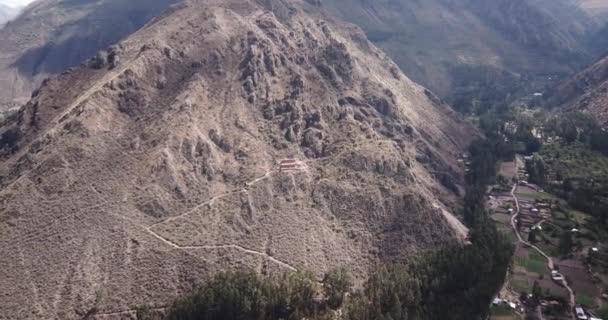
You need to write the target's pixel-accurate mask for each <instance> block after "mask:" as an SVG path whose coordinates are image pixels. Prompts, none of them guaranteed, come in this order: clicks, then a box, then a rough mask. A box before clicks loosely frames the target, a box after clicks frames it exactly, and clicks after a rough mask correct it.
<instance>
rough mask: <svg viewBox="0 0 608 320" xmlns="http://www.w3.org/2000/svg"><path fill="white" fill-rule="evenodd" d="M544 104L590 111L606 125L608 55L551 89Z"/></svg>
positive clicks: (552, 106)
mask: <svg viewBox="0 0 608 320" xmlns="http://www.w3.org/2000/svg"><path fill="white" fill-rule="evenodd" d="M546 105H547V106H548V107H550V108H554V109H555V108H557V109H555V110H563V111H581V112H586V113H590V114H592V115H593V116H594V117H595V118H597V119H598V120H599V121H600V122H601V123H602V124H603V125H608V56H607V57H604V58H602V59H599V60H598V61H597V62H595V63H593V64H592V65H590V66H588V67H587V68H585V69H584V70H583V71H581V72H579V73H577V74H576V75H575V76H573V77H571V78H570V79H568V80H567V81H565V82H564V83H562V84H561V85H559V86H558V87H556V88H554V89H553V90H551V91H550V92H549V94H548V99H547V102H546Z"/></svg>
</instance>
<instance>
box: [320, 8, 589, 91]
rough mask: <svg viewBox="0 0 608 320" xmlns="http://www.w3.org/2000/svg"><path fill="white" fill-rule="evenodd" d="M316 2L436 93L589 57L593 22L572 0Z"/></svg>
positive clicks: (569, 67)
mask: <svg viewBox="0 0 608 320" xmlns="http://www.w3.org/2000/svg"><path fill="white" fill-rule="evenodd" d="M320 2H321V4H322V5H324V6H325V7H326V8H327V9H328V10H329V11H331V12H332V13H333V14H336V15H339V16H340V17H342V18H344V19H345V20H348V21H351V22H353V23H356V24H358V25H360V26H361V27H362V28H363V29H364V30H365V31H366V33H367V34H368V36H369V37H370V39H371V40H372V41H373V42H374V43H375V44H376V45H378V46H379V47H381V48H382V49H384V50H385V51H386V52H387V53H388V54H389V55H390V56H391V57H392V58H393V59H394V60H395V61H396V62H397V63H398V64H399V65H400V66H401V68H402V69H403V70H404V71H405V73H406V74H407V75H408V76H410V77H411V78H412V79H413V80H414V81H417V82H420V83H421V84H423V85H425V86H427V87H428V88H430V89H432V90H433V91H435V92H436V93H438V94H439V95H440V96H443V97H452V96H453V95H454V93H456V92H458V91H459V90H461V89H462V88H463V87H466V86H467V85H468V83H470V82H471V81H476V80H478V79H477V78H479V77H485V76H486V74H487V72H488V71H490V72H493V73H494V74H495V76H496V77H498V76H497V75H498V74H500V73H501V72H502V71H505V72H506V73H507V74H511V75H512V77H514V78H520V77H521V78H525V77H528V78H530V76H531V75H532V76H533V75H540V74H542V75H547V74H556V73H557V74H562V73H568V72H572V71H573V70H576V68H578V67H580V65H581V63H582V64H584V63H588V62H589V60H590V54H589V53H588V52H587V50H586V49H585V41H584V40H585V39H586V37H587V34H591V33H593V31H595V30H596V29H597V28H598V27H599V26H598V25H597V23H596V22H595V21H593V20H592V19H590V18H589V17H588V16H587V15H586V14H585V12H584V11H582V10H580V9H579V7H578V5H577V3H575V2H574V1H571V0H550V1H549V0H496V1H486V0H458V1H454V0H428V1H412V0H397V1H395V0H378V1H367V0H323V1H320ZM463 68H470V69H472V71H469V72H467V73H464V74H463ZM522 75H523V76H522Z"/></svg>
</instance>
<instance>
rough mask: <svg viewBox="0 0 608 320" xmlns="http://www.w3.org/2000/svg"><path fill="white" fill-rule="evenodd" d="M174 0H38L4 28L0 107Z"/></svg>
mask: <svg viewBox="0 0 608 320" xmlns="http://www.w3.org/2000/svg"><path fill="white" fill-rule="evenodd" d="M175 2H176V0H129V1H123V0H100V1H91V0H70V1H68V0H39V1H36V2H34V3H32V4H30V5H29V6H28V7H27V8H26V9H25V10H24V11H23V13H22V14H21V15H20V16H19V17H18V18H17V19H15V20H14V21H11V22H10V23H8V24H7V25H6V26H5V27H4V28H3V29H0V110H1V109H4V110H6V109H8V108H11V107H17V106H19V105H22V104H23V103H25V102H26V101H27V100H28V99H29V97H30V95H31V92H32V91H33V90H34V89H36V88H37V87H38V86H39V85H40V83H41V82H42V80H43V79H45V78H46V77H48V76H50V75H53V74H58V73H61V72H63V71H64V70H65V69H67V68H69V67H72V66H76V65H78V64H79V63H81V62H83V61H84V60H86V59H88V58H90V57H92V56H94V55H95V54H96V53H97V52H98V51H99V50H101V49H106V48H107V47H108V46H110V45H112V44H114V43H116V42H118V41H119V40H121V39H123V38H124V37H125V36H128V35H129V34H131V33H133V32H134V31H137V30H138V29H140V28H141V27H142V26H143V25H144V24H145V23H146V22H148V21H149V20H150V19H152V18H154V17H156V16H158V15H159V14H160V13H161V12H162V11H164V10H165V9H167V8H168V7H169V6H170V5H171V4H173V3H175Z"/></svg>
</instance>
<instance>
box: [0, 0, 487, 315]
mask: <svg viewBox="0 0 608 320" xmlns="http://www.w3.org/2000/svg"><path fill="white" fill-rule="evenodd" d="M319 11H320V9H319V8H318V7H317V6H316V5H314V4H310V3H309V1H283V0H273V1H266V0H264V1H262V0H260V1H256V2H254V1H248V0H230V1H225V0H221V1H220V0H213V1H212V0H208V1H193V2H190V3H184V4H182V5H179V6H173V7H172V8H171V9H170V10H169V11H167V12H165V13H164V14H163V15H162V16H161V17H158V18H157V19H154V21H152V22H151V23H149V24H148V25H146V26H145V27H144V28H143V29H141V30H139V31H138V32H136V33H134V34H133V35H131V36H129V37H128V38H126V39H125V40H123V41H121V42H119V43H118V44H116V45H114V46H112V47H111V48H110V49H108V51H105V52H102V53H100V54H98V55H97V56H96V57H94V58H92V59H90V60H88V61H87V62H86V63H84V64H82V65H80V66H78V67H75V68H72V69H69V70H68V71H66V72H63V73H62V74H61V75H59V76H58V77H51V78H50V79H49V80H46V81H44V82H43V83H42V86H41V88H40V89H39V90H37V91H36V92H35V93H34V94H33V98H32V99H31V100H30V101H29V102H28V103H27V104H26V105H25V106H24V107H23V108H22V109H21V110H20V111H19V112H18V113H17V114H15V115H13V116H12V117H10V118H9V119H8V120H7V121H6V123H5V124H4V126H2V129H0V130H1V136H0V146H2V151H1V155H0V163H1V165H0V177H1V179H0V199H1V201H0V205H1V206H0V255H1V256H2V257H3V258H2V259H0V285H1V286H2V288H3V289H2V294H0V314H2V315H3V316H4V317H6V318H9V319H32V318H34V319H50V318H58V319H81V318H83V317H87V316H88V317H89V318H91V317H94V316H96V317H97V318H98V319H112V317H114V318H120V316H121V315H124V314H125V313H126V312H127V311H128V310H129V309H133V308H134V307H135V306H142V305H148V306H163V305H166V304H167V303H169V302H170V301H172V299H173V298H175V297H176V296H177V295H179V294H181V293H183V292H186V291H188V290H190V289H191V288H192V287H193V286H196V285H197V284H200V283H201V282H203V281H205V279H207V277H208V276H209V275H210V274H212V273H215V272H217V271H220V270H224V271H225V270H234V269H242V268H252V269H254V270H257V271H259V272H262V273H265V272H271V271H276V270H293V269H303V270H311V271H313V272H315V273H316V274H321V273H322V272H324V271H327V270H329V269H332V268H336V267H342V266H347V267H348V268H349V269H350V270H352V271H353V272H354V274H355V276H356V277H357V278H359V279H361V278H363V277H365V276H366V275H367V272H368V271H369V270H370V269H371V268H372V267H373V266H375V265H376V264H378V263H381V262H388V261H394V260H401V259H404V258H407V257H410V256H411V255H412V254H414V253H416V252H419V251H420V250H425V249H432V248H436V247H437V246H439V245H441V244H446V243H454V242H455V241H459V240H460V241H463V240H464V238H465V237H466V236H467V230H466V228H465V227H464V226H462V224H460V223H459V222H458V220H457V219H455V218H454V217H453V216H452V215H451V214H450V213H449V212H448V211H447V210H449V208H451V207H453V204H454V201H455V199H457V197H458V196H459V195H460V187H459V185H460V184H461V182H462V181H463V177H462V175H463V168H461V167H460V166H459V165H458V163H457V161H456V159H457V158H458V157H459V155H461V154H462V152H463V150H465V149H466V147H467V146H468V145H469V143H470V142H471V140H472V139H474V138H475V137H476V136H477V133H476V131H475V130H474V129H473V128H472V127H471V126H470V125H469V124H468V123H467V122H465V121H464V120H463V119H461V118H460V117H459V116H458V115H457V114H455V112H454V111H452V110H451V109H450V108H449V107H448V106H447V105H445V104H443V103H442V102H441V100H440V99H438V98H437V97H436V96H434V95H433V94H432V93H431V92H429V91H428V90H426V89H424V88H423V87H421V86H419V85H417V84H415V83H413V82H412V81H410V80H409V79H408V78H407V77H406V76H405V75H404V74H403V73H402V72H401V71H400V70H399V68H398V67H397V65H396V64H395V63H394V62H392V60H390V59H389V58H388V57H387V56H386V55H385V54H384V53H383V52H382V51H380V50H379V49H377V48H376V47H375V46H374V45H373V44H371V43H370V42H368V40H367V39H366V37H365V34H364V33H363V32H361V31H360V29H358V28H356V27H354V26H352V25H350V24H345V23H341V22H339V21H334V20H332V19H331V18H329V17H327V16H324V15H322V13H319Z"/></svg>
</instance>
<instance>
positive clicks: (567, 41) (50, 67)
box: [0, 0, 606, 109]
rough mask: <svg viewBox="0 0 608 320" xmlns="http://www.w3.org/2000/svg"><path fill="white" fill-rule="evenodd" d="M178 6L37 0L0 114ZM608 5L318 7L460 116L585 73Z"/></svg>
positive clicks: (19, 41)
mask: <svg viewBox="0 0 608 320" xmlns="http://www.w3.org/2000/svg"><path fill="white" fill-rule="evenodd" d="M174 1H176V0H151V1H143V0H135V1H120V0H102V1H88V0H73V1H67V0H41V1H39V2H38V3H36V4H35V5H32V6H30V8H28V10H26V12H25V13H24V14H23V15H22V16H21V17H20V18H19V19H17V20H16V21H14V22H11V23H10V24H9V25H8V26H7V27H6V28H5V29H4V30H2V31H0V79H1V80H0V81H1V82H0V108H4V109H6V108H7V107H10V106H17V105H19V104H22V103H24V102H25V101H27V98H28V97H29V95H30V93H31V91H32V90H33V89H35V88H36V87H37V86H38V85H39V83H40V82H41V80H42V79H44V78H45V77H46V76H48V75H50V74H55V73H59V72H61V71H63V70H64V69H65V68H66V67H69V66H73V65H77V64H78V63H80V62H81V61H82V60H83V59H86V58H88V57H91V56H92V55H94V54H95V53H96V52H97V51H98V50H99V49H100V48H105V47H107V46H109V45H111V44H113V43H115V42H116V41H118V40H119V39H121V38H123V37H124V36H126V35H128V34H130V33H132V32H133V31H135V30H137V29H138V28H140V27H141V26H142V25H143V24H144V23H145V22H146V21H148V20H149V19H150V18H151V17H153V16H155V15H157V14H159V13H160V12H161V11H162V10H164V9H165V8H167V6H168V5H170V4H171V3H172V2H174ZM605 2H606V1H604V0H596V1H592V0H589V1H583V3H579V2H575V1H574V0H496V1H482V0H458V1H456V0H427V1H420V0H377V1H369V0H323V1H317V2H315V3H317V4H318V5H320V8H321V10H324V11H325V12H327V13H329V14H333V15H337V16H339V17H342V18H343V19H345V20H348V21H350V22H352V23H355V24H357V25H359V26H360V27H361V28H363V29H364V30H365V32H366V34H367V36H368V37H369V38H370V39H371V40H372V41H373V42H374V43H375V44H376V45H378V46H379V47H381V48H382V49H384V50H385V51H386V52H387V53H388V54H389V55H390V56H391V57H392V58H393V59H394V60H395V61H396V62H397V63H398V64H399V66H400V67H401V68H402V69H403V70H404V71H405V73H406V74H407V75H408V76H410V77H412V78H413V79H414V80H415V81H417V82H420V83H421V84H423V85H424V86H426V87H428V88H430V89H431V90H433V91H435V92H436V93H437V94H438V95H440V96H441V97H444V98H449V101H450V102H453V103H454V104H455V105H456V107H461V106H468V105H471V104H472V103H471V102H472V100H481V101H491V102H492V103H494V102H496V101H501V100H508V99H509V95H510V94H512V93H513V92H518V91H529V90H536V89H534V88H533V86H535V85H537V83H538V86H541V87H542V86H544V85H545V84H546V83H545V82H546V81H547V79H549V78H552V79H554V78H556V77H559V76H563V75H567V74H570V73H572V72H573V71H574V70H577V69H578V68H580V67H581V66H582V65H585V64H586V63H589V62H590V61H591V59H592V57H593V56H594V55H596V54H597V53H598V52H601V51H602V50H601V49H599V48H601V47H603V45H599V44H598V43H599V42H601V41H605V39H603V38H601V37H599V36H596V37H597V39H596V40H593V39H591V40H590V38H592V37H593V35H594V34H596V32H597V30H598V29H599V28H600V26H601V25H602V24H603V21H604V20H602V19H603V18H602V17H603V16H602V15H601V14H599V13H598V12H600V11H601V10H599V9H597V8H600V7H603V6H604V5H605ZM144 4H145V5H144ZM581 8H582V9H581ZM590 13H595V14H593V16H591V15H590ZM537 80H538V81H537ZM480 88H489V89H487V90H480ZM480 92H481V93H480Z"/></svg>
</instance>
